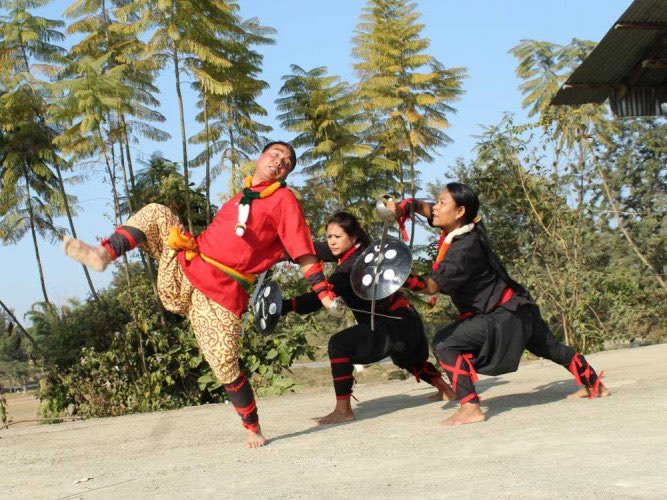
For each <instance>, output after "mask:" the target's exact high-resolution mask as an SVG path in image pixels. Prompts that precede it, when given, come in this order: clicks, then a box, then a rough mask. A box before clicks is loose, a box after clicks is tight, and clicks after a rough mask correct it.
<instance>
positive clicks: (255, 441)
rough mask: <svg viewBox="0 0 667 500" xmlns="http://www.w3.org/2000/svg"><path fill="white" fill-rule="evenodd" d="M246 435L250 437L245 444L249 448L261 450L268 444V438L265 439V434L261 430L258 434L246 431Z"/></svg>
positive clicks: (258, 430)
mask: <svg viewBox="0 0 667 500" xmlns="http://www.w3.org/2000/svg"><path fill="white" fill-rule="evenodd" d="M246 433H247V434H248V435H247V437H246V442H245V444H246V446H247V447H248V448H261V447H262V446H264V445H265V444H266V438H265V437H264V434H262V431H261V429H257V432H253V431H252V430H250V429H246Z"/></svg>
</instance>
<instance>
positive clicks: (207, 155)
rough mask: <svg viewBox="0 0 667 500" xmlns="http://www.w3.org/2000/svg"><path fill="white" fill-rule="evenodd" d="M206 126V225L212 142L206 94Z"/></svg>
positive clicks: (209, 205) (207, 220)
mask: <svg viewBox="0 0 667 500" xmlns="http://www.w3.org/2000/svg"><path fill="white" fill-rule="evenodd" d="M204 128H205V129H206V180H205V181H204V183H205V184H206V225H209V224H210V223H211V144H210V137H209V130H208V98H207V96H206V94H204Z"/></svg>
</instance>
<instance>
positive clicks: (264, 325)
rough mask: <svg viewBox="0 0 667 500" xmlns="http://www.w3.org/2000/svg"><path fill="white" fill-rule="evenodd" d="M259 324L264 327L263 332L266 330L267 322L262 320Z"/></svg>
mask: <svg viewBox="0 0 667 500" xmlns="http://www.w3.org/2000/svg"><path fill="white" fill-rule="evenodd" d="M259 324H260V326H261V327H262V330H266V320H265V319H264V318H260V320H259Z"/></svg>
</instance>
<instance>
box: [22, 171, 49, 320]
mask: <svg viewBox="0 0 667 500" xmlns="http://www.w3.org/2000/svg"><path fill="white" fill-rule="evenodd" d="M26 168H27V165H26ZM25 187H26V204H27V206H28V214H29V215H30V233H31V234H32V244H33V246H34V247H35V258H36V259H37V268H38V270H39V281H40V283H41V285H42V294H43V295H44V302H46V304H47V305H48V306H49V307H50V308H53V305H52V304H51V302H50V301H49V296H48V294H47V293H46V283H45V281H44V269H43V268H42V259H41V257H40V256H39V245H38V244H37V232H36V231H35V214H34V212H33V210H32V200H31V199H30V182H29V180H28V176H27V175H26V176H25Z"/></svg>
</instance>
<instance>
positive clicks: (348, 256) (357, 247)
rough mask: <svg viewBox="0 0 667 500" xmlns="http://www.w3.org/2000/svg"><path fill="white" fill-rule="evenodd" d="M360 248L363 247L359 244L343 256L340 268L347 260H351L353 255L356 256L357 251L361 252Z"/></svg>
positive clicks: (339, 260)
mask: <svg viewBox="0 0 667 500" xmlns="http://www.w3.org/2000/svg"><path fill="white" fill-rule="evenodd" d="M360 246H361V245H360V244H359V243H357V244H356V245H354V246H353V247H352V248H350V249H349V250H348V251H347V252H345V253H344V254H343V256H342V257H341V258H340V259H338V265H339V266H340V265H341V264H342V263H343V262H345V261H346V260H347V259H349V258H350V256H351V255H352V254H354V253H355V252H356V251H357V250H359V247H360Z"/></svg>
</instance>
